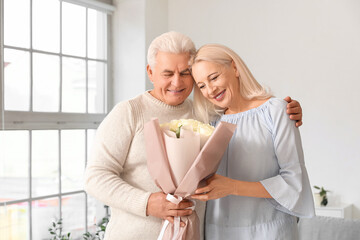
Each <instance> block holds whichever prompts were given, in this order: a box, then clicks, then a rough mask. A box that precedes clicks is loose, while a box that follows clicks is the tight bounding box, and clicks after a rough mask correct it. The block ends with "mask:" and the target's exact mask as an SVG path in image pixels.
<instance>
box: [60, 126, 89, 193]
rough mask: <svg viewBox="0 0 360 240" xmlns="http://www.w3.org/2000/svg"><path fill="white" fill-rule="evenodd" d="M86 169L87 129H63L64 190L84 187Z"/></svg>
mask: <svg viewBox="0 0 360 240" xmlns="http://www.w3.org/2000/svg"><path fill="white" fill-rule="evenodd" d="M84 170H85V130H62V131H61V187H62V192H69V191H77V190H82V189H83V176H84Z"/></svg>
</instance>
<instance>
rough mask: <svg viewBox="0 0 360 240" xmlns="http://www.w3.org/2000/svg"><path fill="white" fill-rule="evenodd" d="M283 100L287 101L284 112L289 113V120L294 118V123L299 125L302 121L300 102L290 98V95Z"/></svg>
mask: <svg viewBox="0 0 360 240" xmlns="http://www.w3.org/2000/svg"><path fill="white" fill-rule="evenodd" d="M284 100H285V101H287V102H288V104H287V106H286V107H287V110H286V113H287V114H289V115H290V119H291V120H296V123H295V125H296V126H297V127H300V126H301V125H302V124H303V122H302V108H301V106H300V103H299V102H298V101H296V100H293V99H291V97H286V98H284Z"/></svg>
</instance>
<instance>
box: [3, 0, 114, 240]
mask: <svg viewBox="0 0 360 240" xmlns="http://www.w3.org/2000/svg"><path fill="white" fill-rule="evenodd" d="M29 1H30V47H29V48H21V47H14V46H6V45H4V1H2V0H0V10H1V11H0V94H1V96H0V123H1V126H0V131H4V130H27V131H29V149H30V150H29V151H30V152H29V160H28V161H29V166H30V167H29V172H28V175H29V176H28V178H29V195H28V196H29V198H25V199H17V200H13V201H7V202H1V203H0V206H7V205H11V204H16V203H22V202H27V203H28V209H29V225H30V227H29V236H30V240H31V239H33V236H32V210H31V209H32V204H31V203H32V201H36V200H41V199H46V198H54V197H56V198H58V199H59V204H60V206H59V218H61V217H62V216H61V214H62V213H61V211H62V207H61V206H62V203H61V198H62V197H63V196H67V195H73V196H74V195H76V194H85V208H86V209H85V211H86V212H85V221H86V222H85V231H86V232H87V231H88V206H87V202H88V197H87V194H86V193H85V191H84V190H80V191H73V192H61V181H59V185H58V187H59V193H58V194H53V195H47V196H40V197H32V195H31V194H32V193H31V192H32V191H31V187H32V176H31V162H32V159H31V158H32V156H31V144H32V143H31V139H32V130H58V136H59V179H61V156H60V155H61V154H60V152H61V151H60V149H61V130H65V129H80V130H85V164H86V162H87V148H88V147H89V146H88V143H87V132H88V129H96V128H97V127H98V126H99V124H100V122H101V121H102V120H103V118H104V117H105V116H106V113H107V112H108V110H109V109H110V107H111V106H112V103H111V101H109V99H111V89H112V88H111V86H112V75H111V73H112V71H111V69H112V63H111V59H112V55H111V49H112V46H111V42H112V41H111V26H112V24H111V14H112V13H113V12H114V11H115V9H116V8H115V7H114V6H112V5H110V4H107V3H103V2H99V1H96V0H59V2H60V36H59V37H60V53H52V52H47V51H40V50H36V49H33V48H32V12H33V10H32V0H29ZM63 2H68V3H72V4H76V5H80V6H83V7H86V55H85V57H78V56H72V55H67V54H62V49H61V45H62V3H63ZM88 9H95V10H98V11H102V12H104V13H106V14H107V26H106V28H107V59H106V60H100V59H92V58H88V46H87V45H88V41H87V39H88V34H87V24H88V18H87V16H88ZM5 48H6V49H15V50H22V51H27V52H29V53H30V57H31V60H30V69H31V70H30V86H31V87H30V111H10V110H5V108H4V107H5V104H4V49H5ZM33 53H45V54H49V55H55V56H59V57H60V69H61V67H62V57H72V58H78V59H82V60H85V61H86V113H66V112H61V107H62V106H61V104H62V101H61V95H62V94H61V92H62V90H61V87H60V89H59V91H60V102H59V105H60V106H59V112H33V111H32V96H33V91H32V84H33V74H32V61H33V58H32V55H33ZM88 60H90V61H96V62H104V63H106V64H107V75H106V76H107V79H106V80H105V81H106V82H105V83H104V89H105V94H104V98H105V99H104V113H103V114H93V113H88V101H89V99H88V71H87V68H88ZM59 74H60V86H61V84H62V76H61V75H62V71H60V73H59ZM84 169H85V166H84ZM50 224H51V223H49V226H50Z"/></svg>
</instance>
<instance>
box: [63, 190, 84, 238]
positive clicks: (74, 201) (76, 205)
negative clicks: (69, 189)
mask: <svg viewBox="0 0 360 240" xmlns="http://www.w3.org/2000/svg"><path fill="white" fill-rule="evenodd" d="M85 201H86V199H85V194H84V193H83V194H76V195H69V196H64V197H63V198H62V216H63V227H64V228H63V234H65V233H68V232H71V239H79V238H80V237H82V235H83V234H84V233H85V213H86V210H85Z"/></svg>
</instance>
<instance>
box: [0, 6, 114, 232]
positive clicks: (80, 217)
mask: <svg viewBox="0 0 360 240" xmlns="http://www.w3.org/2000/svg"><path fill="white" fill-rule="evenodd" d="M0 5H1V6H0V9H1V12H0V17H1V18H0V30H1V31H0V36H1V39H0V53H1V54H0V58H1V59H0V63H1V65H0V66H1V67H0V83H1V84H0V93H1V97H0V123H1V126H0V128H1V130H0V238H1V239H49V238H50V237H51V235H50V233H49V231H48V229H49V227H51V224H52V222H53V221H55V220H58V219H60V218H61V219H62V220H63V234H64V233H68V232H71V237H72V239H80V238H82V235H83V234H84V233H85V232H87V231H89V232H94V231H95V225H94V224H95V223H97V222H98V221H99V220H101V219H102V217H104V216H105V215H106V214H107V213H106V209H105V208H104V206H103V205H102V204H101V203H99V202H97V201H96V200H95V199H93V198H91V197H90V196H87V194H86V193H85V192H84V190H83V172H84V168H85V166H86V161H87V157H88V155H89V148H90V146H91V143H92V140H93V138H94V134H95V131H96V128H97V127H98V125H99V123H100V122H101V120H102V119H103V118H104V117H105V114H106V112H107V105H108V101H107V84H108V82H109V80H108V79H109V78H108V74H107V73H108V72H110V71H109V65H110V64H109V58H108V52H109V44H108V42H109V41H108V36H109V26H110V19H111V18H110V16H109V14H110V13H111V12H112V11H113V10H114V7H113V6H111V5H108V4H105V3H102V2H98V1H95V0H89V1H81V0H66V1H65V0H17V1H13V0H4V1H0Z"/></svg>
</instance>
